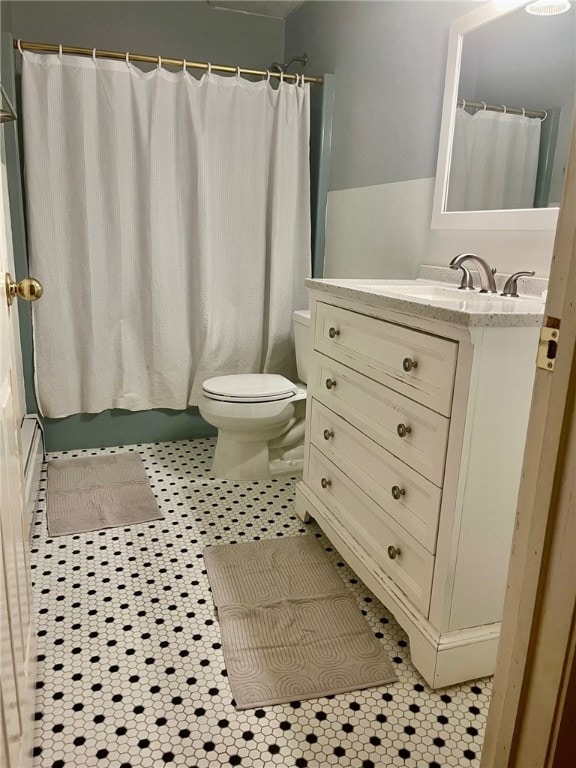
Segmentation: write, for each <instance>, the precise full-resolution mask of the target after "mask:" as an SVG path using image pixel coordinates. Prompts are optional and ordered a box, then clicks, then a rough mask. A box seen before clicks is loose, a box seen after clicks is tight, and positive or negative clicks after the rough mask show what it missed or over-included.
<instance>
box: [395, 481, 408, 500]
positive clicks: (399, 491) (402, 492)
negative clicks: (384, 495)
mask: <svg viewBox="0 0 576 768" xmlns="http://www.w3.org/2000/svg"><path fill="white" fill-rule="evenodd" d="M405 495H406V491H405V490H404V488H400V486H399V485H393V486H392V496H393V497H394V498H395V499H396V501H398V500H399V499H401V498H402V496H405Z"/></svg>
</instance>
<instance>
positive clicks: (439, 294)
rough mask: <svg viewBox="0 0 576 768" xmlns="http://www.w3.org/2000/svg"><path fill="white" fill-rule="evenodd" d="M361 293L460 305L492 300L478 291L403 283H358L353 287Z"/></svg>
mask: <svg viewBox="0 0 576 768" xmlns="http://www.w3.org/2000/svg"><path fill="white" fill-rule="evenodd" d="M355 287H356V288H358V289H360V290H362V291H370V292H372V293H379V294H382V295H383V296H398V297H404V298H414V299H423V300H428V301H430V300H432V301H434V300H436V301H438V300H440V301H442V302H445V301H454V302H458V303H460V302H461V301H464V300H466V299H468V300H470V299H474V300H484V299H493V298H494V294H490V293H480V292H479V291H461V290H459V289H458V287H457V286H454V285H422V284H418V285H416V284H414V283H405V284H403V285H392V284H389V285H383V284H382V283H360V284H358V285H356V286H355Z"/></svg>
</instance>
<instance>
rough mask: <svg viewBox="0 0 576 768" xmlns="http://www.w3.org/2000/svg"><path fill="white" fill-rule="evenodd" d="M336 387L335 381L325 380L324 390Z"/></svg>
mask: <svg viewBox="0 0 576 768" xmlns="http://www.w3.org/2000/svg"><path fill="white" fill-rule="evenodd" d="M335 386H336V379H326V389H333V388H334V387H335Z"/></svg>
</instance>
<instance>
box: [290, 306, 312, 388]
mask: <svg viewBox="0 0 576 768" xmlns="http://www.w3.org/2000/svg"><path fill="white" fill-rule="evenodd" d="M292 319H293V321H294V346H295V349H296V368H297V369H298V379H299V380H300V381H303V382H304V383H306V382H307V381H308V364H309V362H310V344H309V341H310V310H309V309H299V310H298V311H296V312H294V313H293V315H292Z"/></svg>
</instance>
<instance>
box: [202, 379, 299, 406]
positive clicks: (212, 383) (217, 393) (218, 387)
mask: <svg viewBox="0 0 576 768" xmlns="http://www.w3.org/2000/svg"><path fill="white" fill-rule="evenodd" d="M202 389H203V391H204V394H205V395H206V397H208V398H212V399H214V400H233V401H237V402H246V403H262V402H267V401H269V400H285V399H286V398H288V397H292V396H293V395H295V394H296V392H297V387H296V385H295V384H293V383H292V382H291V381H290V380H289V379H286V378H285V377H284V376H278V375H276V374H272V373H238V374H233V375H232V376H216V377H215V378H214V379H207V380H206V381H205V382H204V384H202Z"/></svg>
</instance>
